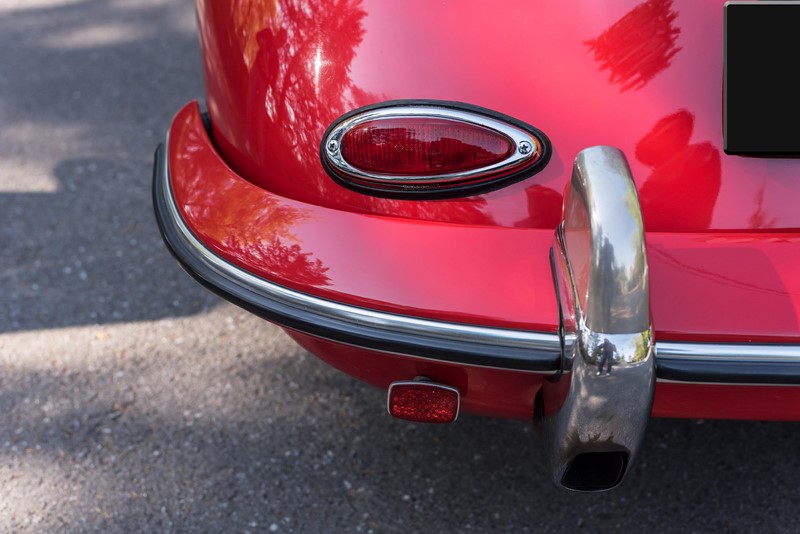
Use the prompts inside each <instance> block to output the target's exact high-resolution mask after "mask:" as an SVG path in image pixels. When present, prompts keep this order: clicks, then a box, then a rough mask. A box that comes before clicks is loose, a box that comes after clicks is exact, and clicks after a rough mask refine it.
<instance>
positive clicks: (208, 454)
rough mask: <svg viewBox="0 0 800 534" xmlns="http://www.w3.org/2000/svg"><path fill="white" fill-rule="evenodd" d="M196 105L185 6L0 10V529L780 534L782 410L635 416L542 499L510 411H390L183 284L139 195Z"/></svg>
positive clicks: (786, 456)
mask: <svg viewBox="0 0 800 534" xmlns="http://www.w3.org/2000/svg"><path fill="white" fill-rule="evenodd" d="M215 1H216V0H215ZM202 94H203V88H202V76H201V73H200V61H199V54H198V46H197V38H196V28H195V21H194V11H193V4H192V2H191V1H188V0H97V1H90V0H0V532H239V533H244V532H251V533H256V532H312V533H315V532H375V533H380V532H398V533H399V532H402V533H406V532H573V531H585V532H640V531H655V532H797V531H800V507H798V500H800V487H799V486H800V478H798V475H797V473H798V472H800V454H798V438H797V435H798V430H799V428H798V425H797V424H795V423H770V422H724V421H682V420H681V421H679V420H654V421H653V422H652V424H651V426H650V429H649V433H648V435H647V438H646V442H645V445H644V450H643V452H642V454H641V458H640V462H639V464H638V465H637V467H636V469H635V471H634V472H633V474H632V475H631V476H630V478H629V480H627V481H626V483H625V484H624V486H623V487H621V488H620V489H618V490H616V491H613V492H610V493H605V494H599V495H570V494H565V493H561V492H559V491H557V490H556V489H554V488H553V487H551V485H550V482H549V481H548V478H547V469H546V467H545V465H544V460H543V455H542V454H541V452H540V447H539V443H538V442H537V437H536V432H535V431H534V429H533V428H532V427H531V425H530V424H528V423H525V422H516V421H502V420H494V419H488V418H480V417H473V416H463V417H462V418H461V419H460V420H459V421H458V422H457V423H456V424H455V425H451V426H448V427H431V426H418V425H413V424H408V423H403V422H400V421H395V420H392V419H391V418H390V417H389V416H388V415H387V414H386V413H385V410H384V402H385V401H384V394H383V393H382V392H380V391H377V390H375V389H373V388H371V387H369V386H366V385H364V384H361V383H358V382H357V381H355V380H353V379H351V378H349V377H347V376H344V375H342V374H341V373H339V372H337V371H335V370H333V369H331V368H329V367H328V366H326V365H325V364H323V363H322V362H320V361H318V360H317V359H316V358H314V357H313V356H311V355H309V354H308V353H306V352H305V351H303V350H302V349H300V348H298V347H297V346H295V345H294V344H293V343H292V342H291V341H290V340H289V339H288V338H287V337H286V336H285V335H284V334H283V333H282V332H281V331H280V330H279V329H278V328H277V327H274V326H272V325H270V324H269V323H266V322H263V321H261V320H258V319H256V318H254V317H252V316H251V315H249V314H247V313H246V312H243V311H241V310H239V309H238V308H236V307H234V306H232V305H229V304H227V303H225V302H223V301H221V300H220V299H218V298H217V297H215V296H213V295H211V294H210V293H209V292H207V291H206V290H205V289H203V288H201V287H200V286H199V285H198V284H196V283H195V282H194V281H192V280H191V279H190V278H189V277H188V276H187V275H186V274H185V273H184V272H183V271H181V270H180V268H179V267H178V265H177V264H176V262H175V261H174V260H173V259H172V257H171V256H170V255H169V253H168V252H167V250H166V249H165V248H164V246H163V244H162V242H161V238H160V236H159V234H158V230H157V228H156V224H155V221H154V218H153V213H152V207H151V201H150V186H151V172H152V157H153V151H154V149H155V147H156V145H157V143H158V142H159V141H160V140H161V138H162V136H163V133H164V132H165V130H166V127H167V125H168V124H169V120H170V118H171V116H172V115H173V113H174V112H175V111H177V110H178V108H179V107H180V106H181V105H182V104H184V103H185V102H187V101H189V100H191V99H193V98H196V97H200V96H202Z"/></svg>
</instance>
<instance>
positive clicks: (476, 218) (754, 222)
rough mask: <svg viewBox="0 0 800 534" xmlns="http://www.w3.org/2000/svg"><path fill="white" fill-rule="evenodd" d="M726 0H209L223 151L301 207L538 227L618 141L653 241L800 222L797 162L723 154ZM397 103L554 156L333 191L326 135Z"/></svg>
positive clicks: (207, 49)
mask: <svg viewBox="0 0 800 534" xmlns="http://www.w3.org/2000/svg"><path fill="white" fill-rule="evenodd" d="M723 2H724V0H703V1H698V0H644V1H642V0H615V1H610V2H596V1H594V0H569V1H564V2H547V1H532V2H519V3H516V4H514V5H513V6H508V7H506V8H504V9H498V8H497V5H496V4H495V3H492V2H485V1H484V0H464V1H460V2H434V3H431V2H428V1H426V0H408V1H405V2H384V1H381V0H343V1H340V2H335V3H331V2H326V1H323V0H272V1H264V0H241V1H238V2H215V1H212V0H200V1H199V3H198V20H199V23H200V32H201V42H202V48H203V52H204V54H203V57H204V65H205V72H206V81H207V101H208V106H209V109H210V112H211V116H212V119H213V124H214V133H215V140H216V142H217V144H218V146H219V148H220V150H221V151H222V153H223V155H224V157H225V159H226V161H228V162H229V163H230V164H231V165H232V166H233V168H234V169H236V170H237V171H238V172H239V173H241V174H242V175H243V176H245V177H246V178H248V179H249V180H251V181H253V182H254V183H257V184H260V185H263V186H265V187H268V188H269V189H270V190H271V191H273V192H275V193H278V194H280V195H283V196H286V197H289V198H293V199H297V200H301V201H303V202H308V203H314V204H319V205H323V206H329V207H335V208H339V209H347V210H352V211H360V212H366V213H376V214H389V215H395V216H404V217H412V218H417V219H425V220H438V221H451V222H468V223H472V224H481V225H498V226H524V227H541V228H552V227H554V226H555V224H557V222H558V214H559V213H560V206H561V193H562V192H563V190H564V186H565V184H566V183H567V179H568V177H569V173H570V170H571V166H572V161H573V159H574V157H575V155H576V154H577V153H578V151H580V150H581V149H583V148H586V147H589V146H593V145H598V144H603V145H612V146H616V147H618V148H620V149H622V150H623V151H624V152H625V154H626V155H627V157H628V160H629V162H630V165H631V169H632V171H633V175H634V177H635V179H636V182H637V184H638V186H639V191H640V196H641V201H642V206H643V211H644V219H645V225H646V227H647V230H648V231H662V230H663V231H687V230H705V229H714V230H720V229H738V230H744V229H747V230H753V229H765V228H798V227H800V210H796V209H795V205H796V202H794V200H793V199H794V198H795V196H796V191H797V184H796V182H797V175H798V169H799V168H800V165H799V164H798V162H797V161H796V160H788V159H768V158H743V157H737V156H727V155H725V154H724V153H723V152H722V150H721V147H722V44H723V38H722V31H723V27H722V4H723ZM423 14H424V15H423ZM399 98H429V99H442V100H455V101H462V102H467V103H470V104H475V105H479V106H484V107H487V108H490V109H494V110H496V111H499V112H502V113H506V114H508V115H511V116H513V117H516V118H518V119H520V120H523V121H525V122H528V123H530V124H532V125H534V126H536V127H538V128H540V129H541V130H543V131H544V132H545V133H546V134H547V135H548V136H549V137H550V139H551V140H552V142H553V158H552V160H551V161H550V163H549V165H548V166H547V168H546V169H544V170H543V171H542V172H540V173H538V174H536V175H535V176H533V177H531V178H529V179H527V180H524V181H522V182H521V183H518V184H515V185H512V186H510V187H508V188H506V189H503V190H500V191H495V192H492V193H488V194H485V195H480V196H477V197H473V198H470V199H467V200H450V201H437V202H410V201H395V200H385V199H375V198H372V197H368V196H364V195H360V194H358V193H354V192H351V191H348V190H346V189H344V188H342V187H340V186H338V185H336V184H335V183H334V182H333V181H332V180H330V179H329V178H328V177H327V175H325V173H324V171H323V170H322V168H321V166H320V165H319V161H318V160H319V157H318V152H319V144H320V141H321V137H322V133H323V132H324V130H325V128H326V127H327V126H328V125H329V124H330V123H331V122H332V121H333V120H334V119H336V118H337V117H338V116H340V115H342V114H343V113H345V112H348V111H350V110H352V109H354V108H357V107H360V106H362V105H366V104H372V103H375V102H379V101H383V100H387V99H399Z"/></svg>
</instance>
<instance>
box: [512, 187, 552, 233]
mask: <svg viewBox="0 0 800 534" xmlns="http://www.w3.org/2000/svg"><path fill="white" fill-rule="evenodd" d="M525 195H526V196H527V199H528V217H527V218H526V219H523V220H521V221H519V222H517V223H516V224H515V225H514V226H517V227H519V228H555V227H556V226H558V223H559V222H560V221H561V206H562V204H563V197H562V196H561V193H559V192H558V191H555V190H553V189H550V188H549V187H545V186H543V185H538V184H537V185H534V186H531V187H529V188H527V189H526V190H525Z"/></svg>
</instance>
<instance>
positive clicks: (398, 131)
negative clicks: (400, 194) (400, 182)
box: [341, 117, 515, 176]
mask: <svg viewBox="0 0 800 534" xmlns="http://www.w3.org/2000/svg"><path fill="white" fill-rule="evenodd" d="M514 150H515V145H514V142H513V141H512V140H511V139H509V138H508V137H507V136H505V135H503V134H502V133H500V132H497V131H495V130H491V129H489V128H485V127H483V126H480V125H477V124H470V123H467V122H461V121H457V120H451V119H441V118H431V117H390V118H384V119H375V120H370V121H366V122H363V123H361V124H358V125H357V126H355V127H353V128H352V129H350V130H348V131H347V132H346V133H345V134H344V136H342V141H341V153H342V157H343V158H344V160H345V161H347V163H349V164H350V165H352V166H353V167H355V168H356V169H358V170H360V171H363V172H368V173H375V174H384V175H391V176H425V175H442V174H452V173H461V172H466V171H471V170H473V169H479V168H482V167H487V166H489V165H494V164H496V163H499V162H501V161H503V160H505V159H507V158H508V157H509V156H510V155H511V154H512V152H514Z"/></svg>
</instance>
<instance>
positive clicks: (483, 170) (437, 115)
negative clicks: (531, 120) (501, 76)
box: [324, 104, 543, 184]
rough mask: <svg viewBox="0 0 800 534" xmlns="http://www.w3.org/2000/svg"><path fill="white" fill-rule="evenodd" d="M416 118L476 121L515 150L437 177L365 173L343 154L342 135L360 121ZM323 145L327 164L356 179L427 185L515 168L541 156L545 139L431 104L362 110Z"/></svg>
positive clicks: (472, 122) (333, 132) (466, 112)
mask: <svg viewBox="0 0 800 534" xmlns="http://www.w3.org/2000/svg"><path fill="white" fill-rule="evenodd" d="M413 117H425V118H431V119H448V120H455V121H460V122H465V123H467V124H474V125H477V126H483V127H485V128H489V129H490V130H494V131H496V132H499V133H501V134H503V135H505V136H506V137H508V138H509V140H510V141H511V142H512V145H513V149H514V151H513V152H512V154H511V155H510V156H509V157H508V158H506V159H505V160H503V161H501V162H498V163H495V164H492V165H488V166H486V167H480V168H478V169H472V170H470V171H464V172H454V173H445V174H438V175H434V176H395V175H390V174H378V173H370V172H365V171H362V170H360V169H358V168H356V167H353V166H352V165H351V164H350V163H348V162H347V161H346V160H345V159H344V157H343V156H342V153H341V150H340V149H341V141H342V137H343V136H344V134H345V132H347V130H349V129H351V128H353V127H355V126H358V125H359V124H362V123H364V122H367V121H371V120H375V119H389V118H392V119H395V118H398V119H399V118H413ZM524 143H527V146H528V147H529V149H527V150H525V149H522V150H521V149H520V144H524ZM324 146H325V150H324V152H325V157H326V158H327V160H328V163H330V164H331V165H332V166H333V167H334V168H336V169H337V170H338V171H340V172H343V173H345V174H346V175H348V176H350V177H353V178H356V179H360V180H364V181H368V182H374V183H384V184H388V183H400V184H427V183H444V182H458V181H461V180H469V179H476V178H480V177H482V176H484V175H489V174H492V173H495V172H497V171H500V170H504V169H506V168H508V169H513V168H514V167H517V166H520V165H522V164H524V163H525V162H527V161H529V160H531V159H532V158H535V157H537V158H538V157H539V156H541V154H542V150H543V147H542V142H541V141H540V140H539V139H537V138H536V137H535V136H534V135H532V134H531V133H530V132H527V131H525V130H523V129H522V128H517V127H516V126H512V125H510V124H508V123H505V122H501V121H499V120H496V119H493V118H491V117H487V116H485V115H480V114H478V113H473V112H469V111H463V110H456V109H451V108H444V107H438V106H434V105H430V104H428V105H423V104H419V105H408V106H395V107H388V108H381V109H374V110H371V111H366V112H364V113H360V114H358V115H355V116H353V117H350V118H349V119H347V120H344V121H342V122H341V123H340V124H338V125H337V126H336V127H335V128H334V129H333V130H331V132H330V133H329V134H328V136H327V137H326V138H325V143H324Z"/></svg>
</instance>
